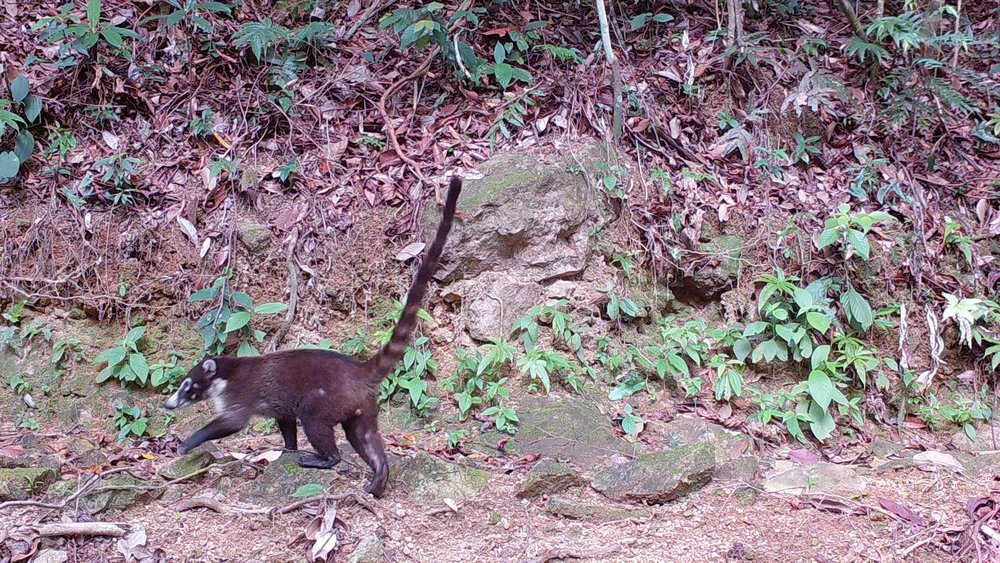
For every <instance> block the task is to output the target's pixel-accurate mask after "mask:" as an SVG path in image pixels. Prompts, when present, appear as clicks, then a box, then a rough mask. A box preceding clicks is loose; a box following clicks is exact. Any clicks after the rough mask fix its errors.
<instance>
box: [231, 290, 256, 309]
mask: <svg viewBox="0 0 1000 563" xmlns="http://www.w3.org/2000/svg"><path fill="white" fill-rule="evenodd" d="M232 300H233V303H236V304H237V305H239V306H240V307H243V308H244V309H253V299H251V298H250V296H249V295H247V293H246V292H245V291H237V292H235V293H233V296H232Z"/></svg>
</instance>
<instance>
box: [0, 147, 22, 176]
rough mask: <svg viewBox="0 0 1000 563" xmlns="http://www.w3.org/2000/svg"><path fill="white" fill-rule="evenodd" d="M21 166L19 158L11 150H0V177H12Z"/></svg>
mask: <svg viewBox="0 0 1000 563" xmlns="http://www.w3.org/2000/svg"><path fill="white" fill-rule="evenodd" d="M20 167H21V159H19V158H17V155H16V154H14V153H13V152H0V178H13V177H14V176H17V171H18V169H19V168H20Z"/></svg>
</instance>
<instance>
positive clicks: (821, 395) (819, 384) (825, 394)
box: [809, 369, 834, 410]
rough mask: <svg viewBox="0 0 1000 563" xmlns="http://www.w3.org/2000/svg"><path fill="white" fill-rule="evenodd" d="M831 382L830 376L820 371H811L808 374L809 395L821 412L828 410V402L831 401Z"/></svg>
mask: <svg viewBox="0 0 1000 563" xmlns="http://www.w3.org/2000/svg"><path fill="white" fill-rule="evenodd" d="M833 392H834V387H833V382H832V381H830V376H828V375H827V374H826V372H824V371H822V370H818V369H817V370H813V371H812V373H810V374H809V395H811V396H812V399H813V401H816V403H817V404H819V406H821V407H823V410H827V409H828V408H830V401H832V400H833Z"/></svg>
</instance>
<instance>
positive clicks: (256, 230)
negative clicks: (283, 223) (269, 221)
mask: <svg viewBox="0 0 1000 563" xmlns="http://www.w3.org/2000/svg"><path fill="white" fill-rule="evenodd" d="M236 229H237V230H238V232H239V237H240V240H241V241H243V244H245V245H246V247H247V248H248V249H249V250H250V252H252V253H254V254H257V253H260V252H263V251H265V250H267V248H268V247H269V246H270V245H271V230H270V229H269V228H268V226H267V225H264V224H261V223H254V222H252V221H237V222H236Z"/></svg>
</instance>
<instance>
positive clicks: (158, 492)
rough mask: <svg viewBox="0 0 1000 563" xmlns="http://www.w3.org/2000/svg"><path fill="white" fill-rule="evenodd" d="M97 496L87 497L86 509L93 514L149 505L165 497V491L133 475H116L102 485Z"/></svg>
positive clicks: (84, 502)
mask: <svg viewBox="0 0 1000 563" xmlns="http://www.w3.org/2000/svg"><path fill="white" fill-rule="evenodd" d="M97 490H98V491H99V492H97V493H96V494H92V495H87V496H86V498H85V499H84V501H83V504H84V507H85V508H86V509H87V510H88V511H89V512H90V513H91V514H98V513H102V512H119V511H122V510H127V509H129V508H135V507H137V506H143V505H146V504H149V503H151V502H153V501H155V500H156V499H158V498H160V497H162V496H163V489H160V488H157V485H156V484H155V483H151V482H148V481H142V480H139V479H136V478H135V477H132V476H131V475H116V476H114V477H111V478H110V479H108V480H106V481H104V482H103V483H101V485H99V486H98V488H97Z"/></svg>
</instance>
